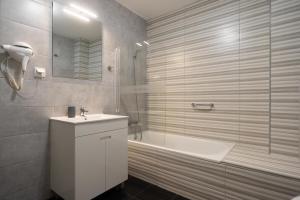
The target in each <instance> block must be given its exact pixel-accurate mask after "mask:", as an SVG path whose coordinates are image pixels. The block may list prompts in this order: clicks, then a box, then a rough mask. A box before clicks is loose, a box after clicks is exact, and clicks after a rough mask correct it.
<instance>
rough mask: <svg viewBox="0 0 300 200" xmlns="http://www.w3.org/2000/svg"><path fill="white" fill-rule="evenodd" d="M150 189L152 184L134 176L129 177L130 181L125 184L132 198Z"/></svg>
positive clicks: (125, 188)
mask: <svg viewBox="0 0 300 200" xmlns="http://www.w3.org/2000/svg"><path fill="white" fill-rule="evenodd" d="M148 187H150V183H147V182H145V181H142V180H140V179H137V178H135V177H133V176H129V177H128V180H127V181H126V182H125V187H124V190H125V191H126V193H127V194H129V195H130V196H137V195H138V194H140V193H141V192H143V191H145V190H146V189H147V188H148Z"/></svg>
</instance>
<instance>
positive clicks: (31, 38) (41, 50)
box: [0, 18, 51, 56]
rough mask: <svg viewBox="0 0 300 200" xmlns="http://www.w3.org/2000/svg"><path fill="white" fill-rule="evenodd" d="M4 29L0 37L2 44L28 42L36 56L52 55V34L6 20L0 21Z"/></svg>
mask: <svg viewBox="0 0 300 200" xmlns="http://www.w3.org/2000/svg"><path fill="white" fill-rule="evenodd" d="M0 21H2V22H1V25H2V28H1V29H0V30H1V32H0V37H1V38H2V43H5V44H13V43H15V42H26V43H28V44H30V45H31V46H32V48H33V51H34V53H35V54H36V55H43V56H49V55H51V51H50V49H49V47H50V43H51V40H50V36H51V35H50V33H49V32H48V31H46V30H41V29H37V28H34V27H30V26H27V25H24V24H20V23H17V22H14V21H11V20H7V19H4V18H1V19H0Z"/></svg>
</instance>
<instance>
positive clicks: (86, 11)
mask: <svg viewBox="0 0 300 200" xmlns="http://www.w3.org/2000/svg"><path fill="white" fill-rule="evenodd" d="M70 6H71V7H72V8H75V9H76V10H78V11H80V12H82V13H83V14H86V15H88V16H90V17H92V18H95V19H96V18H98V16H97V15H96V14H95V13H93V12H91V11H89V10H87V9H85V8H82V7H80V6H78V5H76V4H73V3H72V4H70Z"/></svg>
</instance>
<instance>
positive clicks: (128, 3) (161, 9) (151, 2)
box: [116, 0, 199, 20]
mask: <svg viewBox="0 0 300 200" xmlns="http://www.w3.org/2000/svg"><path fill="white" fill-rule="evenodd" d="M116 1H117V2H119V3H120V4H122V5H123V6H125V7H126V8H128V9H129V10H131V11H132V12H134V13H135V14H137V15H139V16H140V17H142V18H144V19H145V20H149V19H153V18H156V17H159V16H161V15H164V14H167V13H169V12H172V11H176V10H179V9H181V8H183V7H185V6H187V5H189V4H192V3H195V2H197V1H199V0H116Z"/></svg>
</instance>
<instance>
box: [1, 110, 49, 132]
mask: <svg viewBox="0 0 300 200" xmlns="http://www.w3.org/2000/svg"><path fill="white" fill-rule="evenodd" d="M51 115H52V108H51V107H23V106H7V107H5V108H1V109H0V120H1V124H0V130H1V132H0V138H2V137H7V136H14V135H23V134H26V133H34V132H35V133H37V132H47V131H48V126H49V117H50V116H51Z"/></svg>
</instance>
